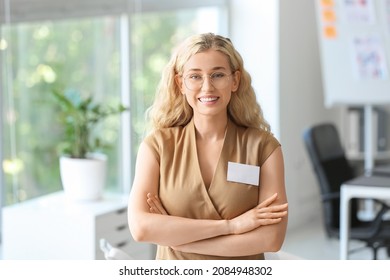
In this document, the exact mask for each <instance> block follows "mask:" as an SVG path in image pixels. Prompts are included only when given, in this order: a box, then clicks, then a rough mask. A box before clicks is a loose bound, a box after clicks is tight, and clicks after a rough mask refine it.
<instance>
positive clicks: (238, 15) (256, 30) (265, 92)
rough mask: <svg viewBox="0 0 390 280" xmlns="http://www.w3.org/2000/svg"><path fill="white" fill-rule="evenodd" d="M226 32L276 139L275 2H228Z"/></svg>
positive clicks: (277, 123) (277, 119)
mask: <svg viewBox="0 0 390 280" xmlns="http://www.w3.org/2000/svg"><path fill="white" fill-rule="evenodd" d="M230 3H231V15H230V18H231V19H232V20H231V22H230V33H231V37H232V40H233V43H234V45H235V47H236V48H237V49H238V51H239V52H240V53H241V55H242V57H243V60H244V65H245V68H246V69H247V70H248V72H249V73H250V74H251V76H252V83H253V86H254V88H255V91H256V94H257V98H258V100H259V103H260V104H261V105H262V109H263V113H264V116H265V118H266V119H267V120H268V121H269V123H270V125H271V129H272V131H273V133H274V134H275V136H276V137H277V138H279V135H280V131H279V106H278V103H279V93H278V67H279V65H278V2H277V1H269V0H261V1H258V0H231V1H230Z"/></svg>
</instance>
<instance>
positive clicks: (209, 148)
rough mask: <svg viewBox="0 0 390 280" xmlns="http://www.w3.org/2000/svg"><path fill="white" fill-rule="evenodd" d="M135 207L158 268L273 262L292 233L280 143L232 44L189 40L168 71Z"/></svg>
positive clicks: (140, 159)
mask: <svg viewBox="0 0 390 280" xmlns="http://www.w3.org/2000/svg"><path fill="white" fill-rule="evenodd" d="M149 116H150V120H151V124H152V127H153V130H152V132H151V133H150V134H149V135H148V136H147V137H146V138H145V139H144V141H143V142H142V144H141V145H140V148H139V151H138V156H137V164H136V172H135V178H134V182H133V187H132V191H131V194H130V199H129V207H128V209H129V210H128V215H129V226H130V230H131V233H132V235H133V238H134V239H135V240H136V241H141V242H150V243H155V244H158V248H157V256H156V258H157V259H264V254H263V253H264V252H275V251H278V250H279V249H280V248H281V246H282V244H283V241H284V237H285V233H286V227H287V197H286V192H285V185H284V165H283V155H282V150H281V147H280V144H279V142H278V141H277V140H276V139H275V138H274V137H273V135H272V134H271V132H270V127H269V125H268V124H267V123H266V121H265V120H264V119H263V116H262V112H261V108H260V106H259V105H258V103H257V102H256V96H255V93H254V90H253V88H252V86H251V78H250V75H249V74H248V73H247V72H246V70H245V69H244V66H243V61H242V58H241V56H240V55H239V53H238V52H237V51H236V50H235V49H234V47H233V45H232V43H231V41H230V40H229V39H227V38H224V37H222V36H219V35H214V34H212V33H207V34H200V35H195V36H192V37H190V38H188V39H187V40H186V41H184V42H183V43H182V45H181V46H179V48H178V49H177V50H176V52H175V53H174V54H173V56H172V58H171V60H170V62H169V63H168V65H167V67H166V69H165V70H164V72H163V75H162V79H161V82H160V85H159V88H158V90H157V95H156V99H155V102H154V104H153V106H152V107H151V110H150V111H149Z"/></svg>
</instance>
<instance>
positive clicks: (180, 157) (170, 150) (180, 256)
mask: <svg viewBox="0 0 390 280" xmlns="http://www.w3.org/2000/svg"><path fill="white" fill-rule="evenodd" d="M195 141H196V140H195V127H194V123H193V120H191V122H190V123H188V124H187V125H186V126H185V127H173V128H166V129H162V130H158V131H155V132H154V133H152V134H151V135H149V136H148V137H146V138H145V142H146V143H147V144H148V145H149V146H150V147H151V148H152V150H153V152H154V154H155V156H156V159H157V161H158V162H159V164H160V183H159V197H160V199H161V201H162V203H163V205H164V207H165V209H166V210H167V212H168V213H169V215H174V216H180V217H186V218H191V219H216V220H218V219H231V218H234V217H236V216H238V215H240V214H242V213H244V212H245V211H247V210H249V209H251V208H253V207H255V206H256V205H257V204H258V203H259V202H258V197H259V190H260V187H261V186H257V185H256V186H255V185H247V184H243V183H235V182H229V181H227V166H228V162H229V161H230V162H235V163H242V164H249V165H255V166H260V172H261V165H262V164H263V163H264V162H265V160H266V159H267V158H268V157H269V156H270V155H271V153H272V152H273V151H274V150H275V149H276V148H277V147H279V146H280V143H279V142H278V141H277V140H276V138H275V137H274V136H273V135H272V134H271V133H269V132H266V131H264V130H260V129H255V128H245V127H241V126H237V125H236V124H234V123H233V122H232V121H229V122H228V126H227V130H226V135H225V140H224V144H223V147H222V151H221V155H220V158H219V161H218V164H217V167H216V170H215V173H214V176H213V179H212V181H211V184H210V187H209V188H208V189H207V188H206V186H205V185H204V182H203V179H202V176H201V172H200V167H199V161H198V156H197V148H196V142H195ZM259 176H260V174H259ZM259 180H260V178H259ZM226 245H227V246H228V244H226ZM156 259H170V260H184V259H190V260H207V259H217V260H220V259H264V254H258V255H251V256H243V257H221V256H210V255H200V254H194V253H183V252H180V251H175V250H173V249H171V248H170V247H166V246H158V249H157V256H156Z"/></svg>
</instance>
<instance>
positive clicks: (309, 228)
mask: <svg viewBox="0 0 390 280" xmlns="http://www.w3.org/2000/svg"><path fill="white" fill-rule="evenodd" d="M349 244H350V245H349V247H350V249H351V248H361V247H362V243H359V242H350V243H349ZM339 248H340V247H339V241H338V240H337V239H329V238H328V237H327V236H326V235H325V230H324V228H323V225H322V221H321V220H320V219H318V220H315V221H312V222H311V223H308V224H307V225H306V226H304V227H302V228H299V229H298V230H290V231H288V232H287V236H286V240H285V243H284V245H283V248H282V250H283V251H285V252H288V253H291V254H294V255H296V256H298V257H300V258H302V259H307V260H338V259H340V256H339ZM348 258H349V259H353V260H371V259H372V251H371V250H370V249H368V248H364V249H362V250H359V251H357V252H354V253H352V254H350V255H349V257H348ZM378 259H381V260H386V259H390V257H388V256H387V253H386V250H385V249H380V250H379V251H378Z"/></svg>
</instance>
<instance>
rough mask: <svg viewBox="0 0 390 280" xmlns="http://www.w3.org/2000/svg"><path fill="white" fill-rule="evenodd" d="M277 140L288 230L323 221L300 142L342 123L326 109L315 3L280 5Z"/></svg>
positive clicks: (296, 1)
mask: <svg viewBox="0 0 390 280" xmlns="http://www.w3.org/2000/svg"><path fill="white" fill-rule="evenodd" d="M279 2H280V13H279V15H280V17H279V25H280V30H279V36H280V46H279V47H280V53H279V54H280V56H279V60H280V64H279V67H280V71H279V88H280V91H279V94H280V104H279V105H280V131H281V137H280V140H281V142H282V144H283V148H284V156H285V167H286V186H287V192H288V198H289V207H290V212H289V213H290V224H289V226H290V228H293V227H299V226H301V225H304V224H305V223H307V222H310V221H311V220H312V219H318V218H321V200H320V197H319V187H318V183H317V181H316V178H315V177H314V173H313V170H312V167H311V164H310V162H309V158H308V156H307V153H306V150H305V147H304V145H303V141H302V132H303V130H304V128H306V127H307V126H309V125H312V124H314V123H318V122H323V121H333V122H335V123H338V122H339V121H340V109H338V108H337V109H326V108H325V107H324V98H323V89H322V81H321V69H320V59H319V49H318V44H317V29H316V18H315V6H314V4H315V2H314V1H313V0H294V1H290V0H280V1H279Z"/></svg>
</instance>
